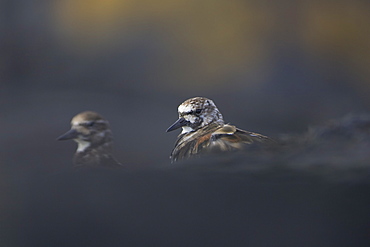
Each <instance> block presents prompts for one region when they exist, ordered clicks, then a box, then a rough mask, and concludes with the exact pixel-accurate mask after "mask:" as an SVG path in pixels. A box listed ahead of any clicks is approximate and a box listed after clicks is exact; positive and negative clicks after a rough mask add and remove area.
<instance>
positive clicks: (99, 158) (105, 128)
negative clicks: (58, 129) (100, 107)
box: [57, 111, 122, 169]
mask: <svg viewBox="0 0 370 247" xmlns="http://www.w3.org/2000/svg"><path fill="white" fill-rule="evenodd" d="M70 139H73V140H74V141H75V142H77V143H78V147H77V150H76V153H75V155H74V157H73V163H74V165H75V168H77V169H78V168H80V167H94V166H95V167H97V166H104V167H122V165H121V164H120V163H119V162H118V161H117V160H116V159H115V158H114V157H113V155H112V149H113V138H112V132H111V130H110V129H109V123H108V121H107V120H105V119H104V118H103V117H102V116H100V115H99V114H98V113H96V112H92V111H85V112H81V113H79V114H77V115H76V116H74V117H73V118H72V121H71V129H70V130H69V131H68V132H66V133H65V134H63V135H61V136H59V137H58V138H57V140H59V141H62V140H70Z"/></svg>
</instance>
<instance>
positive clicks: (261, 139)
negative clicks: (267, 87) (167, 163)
mask: <svg viewBox="0 0 370 247" xmlns="http://www.w3.org/2000/svg"><path fill="white" fill-rule="evenodd" d="M178 114H179V119H178V120H177V121H176V122H175V123H173V124H172V125H171V126H170V127H169V128H168V129H167V130H166V132H170V131H173V130H176V129H178V128H180V127H181V128H182V132H181V133H180V135H179V136H178V138H177V141H176V143H175V147H174V148H173V150H172V152H171V155H170V159H171V162H172V163H174V162H176V161H179V160H183V159H188V158H190V157H193V156H197V155H199V154H204V153H213V152H216V153H218V152H225V151H238V150H243V149H245V148H246V147H247V146H251V145H250V144H269V145H270V144H275V143H276V141H274V140H273V139H271V138H269V137H267V136H264V135H261V134H258V133H254V132H250V131H245V130H242V129H239V128H237V127H235V126H234V125H230V124H226V123H225V122H224V120H223V116H222V114H221V112H220V111H219V110H218V108H217V107H216V105H215V103H214V102H213V101H212V100H210V99H208V98H205V97H194V98H190V99H188V100H185V101H184V102H183V103H182V104H180V105H179V107H178Z"/></svg>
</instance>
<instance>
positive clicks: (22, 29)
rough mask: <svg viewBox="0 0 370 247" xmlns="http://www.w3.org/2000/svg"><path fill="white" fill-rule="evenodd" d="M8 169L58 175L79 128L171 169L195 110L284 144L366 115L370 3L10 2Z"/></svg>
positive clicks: (139, 162)
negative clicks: (174, 127) (180, 109)
mask: <svg viewBox="0 0 370 247" xmlns="http://www.w3.org/2000/svg"><path fill="white" fill-rule="evenodd" d="M0 4H1V6H0V16H1V17H0V18H1V22H0V25H1V30H2V31H1V33H0V35H1V41H0V52H1V56H0V65H1V66H0V73H1V91H0V94H1V96H0V100H1V105H0V107H1V110H0V112H1V129H2V131H1V132H0V145H1V152H2V153H3V154H2V155H1V159H2V163H5V164H6V165H8V166H19V167H21V168H22V169H35V168H36V167H37V168H38V169H39V170H42V171H45V172H50V171H57V170H59V169H62V168H63V167H66V166H70V163H71V156H72V154H73V152H74V150H75V148H76V144H75V143H72V142H56V141H55V138H56V137H57V136H59V135H60V134H62V133H64V132H65V131H67V130H68V129H69V127H70V126H69V122H70V120H71V118H72V117H73V116H74V115H75V114H77V113H79V112H81V111H84V110H94V111H97V112H99V113H100V114H102V115H103V116H104V117H105V118H107V119H108V120H109V121H110V123H111V127H112V130H113V133H114V136H115V148H116V156H117V158H118V159H119V160H121V161H122V162H124V163H129V164H132V165H133V166H136V167H141V166H148V165H153V164H154V163H158V164H159V163H163V162H168V161H169V160H168V156H169V154H170V151H171V149H172V147H173V144H174V142H175V139H176V136H177V134H178V133H177V132H176V133H175V132H171V133H165V130H166V128H167V127H168V126H169V125H170V124H172V123H173V122H174V121H175V120H176V119H177V106H178V105H179V104H180V103H181V102H182V101H184V100H185V99H187V98H190V97H194V96H206V97H209V98H211V99H213V100H214V101H215V103H216V104H217V105H218V107H219V109H220V110H221V112H222V113H223V115H224V119H225V120H226V121H227V122H231V123H233V124H235V125H237V126H239V127H240V128H244V129H247V130H252V131H256V132H261V133H263V134H266V135H271V136H273V137H274V136H275V137H276V136H277V135H279V134H282V133H300V132H303V131H305V130H306V129H307V127H308V126H310V125H314V124H319V123H322V122H324V121H326V120H329V119H332V118H337V117H342V116H344V115H346V114H348V113H358V112H367V111H368V110H369V108H370V97H369V95H370V83H369V78H370V70H369V64H370V31H369V25H370V15H369V14H368V13H369V9H370V6H369V3H368V2H367V1H362V0H351V1H349V0H341V1H335V2H332V1H322V0H320V1H315V0H314V1H277V2H271V1H247V0H232V1H226V0H209V1H208V0H204V1H191V0H190V1H189V0H184V1H182V0H179V1H168V0H158V1H136V0H105V1H95V0H91V1H84V0H61V1H22V0H18V1H9V0H8V1H2V2H1V3H0Z"/></svg>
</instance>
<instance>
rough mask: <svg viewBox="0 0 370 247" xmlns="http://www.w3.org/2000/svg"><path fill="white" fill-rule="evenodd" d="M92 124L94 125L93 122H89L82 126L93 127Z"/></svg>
mask: <svg viewBox="0 0 370 247" xmlns="http://www.w3.org/2000/svg"><path fill="white" fill-rule="evenodd" d="M94 123H95V122H94V121H90V122H86V123H83V125H84V126H86V127H91V126H93V125H94Z"/></svg>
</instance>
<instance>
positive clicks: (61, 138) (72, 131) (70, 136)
mask: <svg viewBox="0 0 370 247" xmlns="http://www.w3.org/2000/svg"><path fill="white" fill-rule="evenodd" d="M78 134H79V133H78V132H77V130H75V129H70V130H69V131H67V132H66V133H64V134H63V135H61V136H59V137H58V138H57V141H64V140H70V139H75V138H77V137H78Z"/></svg>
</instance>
